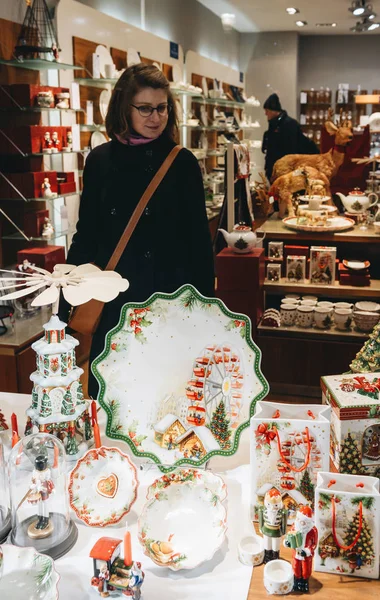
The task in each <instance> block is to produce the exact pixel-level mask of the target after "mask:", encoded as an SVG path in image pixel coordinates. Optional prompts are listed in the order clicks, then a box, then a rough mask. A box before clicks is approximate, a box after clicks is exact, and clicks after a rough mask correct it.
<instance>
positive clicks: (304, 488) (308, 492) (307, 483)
mask: <svg viewBox="0 0 380 600" xmlns="http://www.w3.org/2000/svg"><path fill="white" fill-rule="evenodd" d="M298 489H299V491H300V492H301V494H303V495H304V496H305V498H307V500H309V502H310V503H311V506H312V507H314V489H315V486H314V485H313V483H312V481H311V479H310V473H309V470H308V469H305V471H304V472H303V475H302V478H301V481H300V486H299V488H298Z"/></svg>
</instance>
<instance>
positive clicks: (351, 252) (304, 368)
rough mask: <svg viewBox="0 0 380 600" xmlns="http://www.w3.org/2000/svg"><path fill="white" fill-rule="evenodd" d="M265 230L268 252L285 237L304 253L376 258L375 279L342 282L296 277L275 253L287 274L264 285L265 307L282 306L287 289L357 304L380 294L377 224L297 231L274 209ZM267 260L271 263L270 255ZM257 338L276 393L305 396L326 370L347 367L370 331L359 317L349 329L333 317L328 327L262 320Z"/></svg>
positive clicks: (312, 393)
mask: <svg viewBox="0 0 380 600" xmlns="http://www.w3.org/2000/svg"><path fill="white" fill-rule="evenodd" d="M258 231H259V232H263V233H265V235H266V237H265V242H264V243H265V247H266V256H267V257H268V244H269V243H270V242H274V241H276V242H283V244H284V248H285V247H286V246H291V247H293V254H301V253H303V249H304V248H305V247H306V248H307V250H308V254H309V250H310V247H311V246H329V247H336V249H337V258H338V260H339V261H340V262H341V261H342V260H343V259H347V260H361V261H365V260H368V261H370V263H371V264H370V269H369V270H370V275H371V279H370V285H368V286H364V287H359V286H357V285H341V283H340V282H339V281H338V280H336V281H335V282H334V283H332V284H330V285H324V284H320V283H313V284H311V283H310V280H309V278H308V274H307V278H306V279H305V281H304V282H302V283H301V282H300V283H297V282H295V281H292V282H290V281H289V280H288V279H287V278H286V268H285V262H284V258H277V259H276V258H273V260H272V264H279V265H280V266H281V269H280V271H281V277H279V279H278V280H276V281H268V279H266V280H265V282H264V285H263V290H264V303H265V308H266V309H267V308H275V309H279V308H280V304H281V300H282V299H283V298H284V296H285V295H287V294H294V295H298V296H299V297H301V296H305V295H307V296H315V297H317V298H318V300H319V301H326V302H329V301H331V302H332V303H335V302H339V301H341V302H342V301H343V302H348V303H349V304H355V302H357V301H363V300H364V301H366V300H367V301H374V302H377V301H378V300H379V298H380V263H379V260H378V256H379V252H380V235H379V234H378V233H377V232H376V230H375V228H374V227H373V225H370V226H368V229H367V230H362V229H360V225H355V226H354V227H353V228H352V229H350V230H348V231H346V232H341V233H309V232H301V231H291V230H290V229H288V228H286V226H285V225H284V224H283V222H282V221H281V220H280V219H278V218H277V214H274V215H273V216H272V217H270V218H269V219H268V220H266V221H265V222H264V223H261V224H260V226H259V227H258ZM266 260H267V264H271V263H270V262H269V259H268V258H267V259H266ZM257 335H258V337H257V343H258V345H259V347H260V348H261V351H262V353H263V372H264V374H265V376H266V377H267V379H268V380H269V382H270V385H271V389H272V391H273V392H274V393H276V392H278V393H282V394H298V395H300V396H309V397H310V396H315V397H319V396H320V382H319V378H320V374H321V373H324V374H331V375H332V374H335V373H343V372H345V371H347V370H348V369H349V364H350V363H351V361H352V359H353V358H354V357H355V355H356V353H357V352H358V351H359V350H360V348H361V347H362V345H363V343H364V342H365V340H366V339H367V338H368V335H369V333H365V332H363V331H360V330H358V329H357V327H356V326H355V324H354V322H353V321H352V323H351V324H350V325H349V327H348V328H347V329H346V330H340V329H338V328H337V327H336V326H335V325H334V323H331V325H330V326H328V327H327V328H326V329H320V328H316V327H315V326H313V327H307V328H306V327H299V326H297V325H281V326H280V327H271V326H266V325H263V324H262V323H260V324H259V325H258V333H257Z"/></svg>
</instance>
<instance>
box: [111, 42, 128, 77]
mask: <svg viewBox="0 0 380 600" xmlns="http://www.w3.org/2000/svg"><path fill="white" fill-rule="evenodd" d="M110 52H111V56H112V60H113V62H114V64H115V67H116V69H117V70H118V71H121V69H125V68H126V67H127V53H126V51H125V50H119V49H118V48H111V50H110Z"/></svg>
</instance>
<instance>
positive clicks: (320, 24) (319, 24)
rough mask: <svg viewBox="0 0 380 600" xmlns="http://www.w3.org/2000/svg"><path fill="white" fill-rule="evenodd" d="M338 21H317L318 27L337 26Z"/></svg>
mask: <svg viewBox="0 0 380 600" xmlns="http://www.w3.org/2000/svg"><path fill="white" fill-rule="evenodd" d="M336 25H337V24H336V23H316V24H315V26H316V27H336Z"/></svg>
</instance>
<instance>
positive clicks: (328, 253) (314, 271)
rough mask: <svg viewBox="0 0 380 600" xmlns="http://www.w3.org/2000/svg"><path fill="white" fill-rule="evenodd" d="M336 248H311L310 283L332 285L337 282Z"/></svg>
mask: <svg viewBox="0 0 380 600" xmlns="http://www.w3.org/2000/svg"><path fill="white" fill-rule="evenodd" d="M335 261H336V248H334V247H332V246H312V247H311V248H310V283H324V284H326V285H330V284H332V283H334V282H335Z"/></svg>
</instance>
